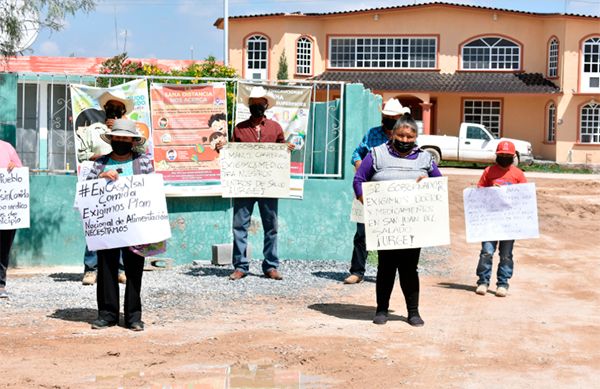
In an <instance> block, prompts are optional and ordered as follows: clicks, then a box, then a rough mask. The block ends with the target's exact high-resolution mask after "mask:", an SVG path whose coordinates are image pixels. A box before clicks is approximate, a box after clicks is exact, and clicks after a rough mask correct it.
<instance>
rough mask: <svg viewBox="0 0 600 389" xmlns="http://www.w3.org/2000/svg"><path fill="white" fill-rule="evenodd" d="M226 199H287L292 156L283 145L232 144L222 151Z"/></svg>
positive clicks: (222, 170)
mask: <svg viewBox="0 0 600 389" xmlns="http://www.w3.org/2000/svg"><path fill="white" fill-rule="evenodd" d="M221 187H222V190H223V197H271V198H288V197H289V192H290V153H289V151H288V149H287V145H286V144H284V143H229V144H227V145H226V146H225V147H224V148H223V149H222V150H221Z"/></svg>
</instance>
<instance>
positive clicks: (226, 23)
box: [223, 0, 229, 66]
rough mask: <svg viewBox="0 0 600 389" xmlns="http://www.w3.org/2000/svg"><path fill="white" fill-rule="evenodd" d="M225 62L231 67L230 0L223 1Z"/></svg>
mask: <svg viewBox="0 0 600 389" xmlns="http://www.w3.org/2000/svg"><path fill="white" fill-rule="evenodd" d="M223 8H224V9H223V31H224V32H225V34H224V37H223V51H224V52H223V62H224V63H225V66H229V0H223Z"/></svg>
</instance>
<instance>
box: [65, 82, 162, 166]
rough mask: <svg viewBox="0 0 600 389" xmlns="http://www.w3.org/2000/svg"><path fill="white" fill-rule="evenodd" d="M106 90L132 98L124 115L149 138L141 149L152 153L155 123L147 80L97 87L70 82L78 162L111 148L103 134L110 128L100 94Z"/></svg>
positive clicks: (107, 151) (102, 153)
mask: <svg viewBox="0 0 600 389" xmlns="http://www.w3.org/2000/svg"><path fill="white" fill-rule="evenodd" d="M105 92H115V94H116V95H119V96H124V97H125V98H127V99H130V100H132V102H133V109H132V111H131V112H127V113H126V114H125V117H127V118H128V119H131V120H133V121H134V122H136V126H137V128H138V131H139V132H140V133H141V134H142V135H144V136H145V137H146V139H147V142H146V144H145V145H144V146H143V147H141V148H140V149H138V150H137V151H138V152H146V153H148V154H149V155H150V157H152V149H153V145H152V126H151V122H150V106H149V104H148V83H147V82H146V80H134V81H130V82H127V83H125V84H121V85H117V86H113V87H110V88H97V87H93V86H88V85H81V84H71V107H72V110H73V129H74V131H75V137H74V138H75V155H76V157H77V158H76V160H77V164H78V165H77V166H78V168H79V164H80V163H81V162H83V161H87V160H89V159H90V158H91V157H92V156H94V155H105V154H108V153H110V152H111V151H112V149H111V147H110V145H109V144H108V143H106V142H105V141H103V140H102V139H101V138H100V135H101V134H103V133H105V132H106V131H108V127H106V125H105V121H106V112H104V107H101V106H100V101H99V99H100V96H102V94H103V93H105Z"/></svg>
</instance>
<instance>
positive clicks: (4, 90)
mask: <svg viewBox="0 0 600 389" xmlns="http://www.w3.org/2000/svg"><path fill="white" fill-rule="evenodd" d="M16 128H17V75H16V74H13V73H0V139H1V140H3V141H6V142H9V143H11V144H12V145H13V146H14V145H15V141H16Z"/></svg>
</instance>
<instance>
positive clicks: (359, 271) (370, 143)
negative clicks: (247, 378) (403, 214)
mask: <svg viewBox="0 0 600 389" xmlns="http://www.w3.org/2000/svg"><path fill="white" fill-rule="evenodd" d="M404 114H410V108H408V107H403V106H402V104H400V101H399V100H398V99H394V98H391V99H389V100H388V101H387V102H386V103H385V105H384V106H383V109H382V110H381V126H377V127H373V128H371V129H369V131H367V133H366V134H365V136H364V137H363V139H362V140H361V142H360V143H359V145H358V146H357V147H356V149H354V152H353V153H352V165H354V169H355V170H358V167H359V166H360V164H361V162H362V160H363V159H364V158H365V157H366V156H367V154H368V153H369V151H370V150H371V149H372V148H373V147H377V146H379V145H381V144H383V143H386V142H387V141H388V140H389V139H390V137H391V135H392V129H393V128H394V124H396V121H397V120H398V119H400V117H402V115H404ZM366 264H367V245H366V242H365V225H364V224H363V223H356V233H355V234H354V249H353V250H352V260H351V264H350V275H349V276H348V277H346V279H345V280H344V284H357V283H359V282H361V281H362V280H363V277H364V275H365V266H366Z"/></svg>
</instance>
